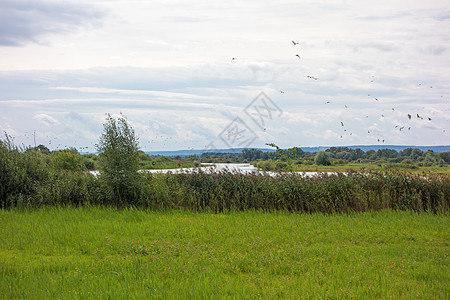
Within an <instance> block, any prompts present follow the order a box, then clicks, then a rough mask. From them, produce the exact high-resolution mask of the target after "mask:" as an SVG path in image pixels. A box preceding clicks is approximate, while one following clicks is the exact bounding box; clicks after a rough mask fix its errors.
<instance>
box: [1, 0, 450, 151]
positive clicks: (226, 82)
mask: <svg viewBox="0 0 450 300" xmlns="http://www.w3.org/2000/svg"><path fill="white" fill-rule="evenodd" d="M293 41H294V42H295V43H298V44H295V45H294V43H293ZM297 55H298V56H297ZM107 113H109V114H112V115H114V116H116V115H118V114H120V113H122V114H123V115H124V116H126V118H127V119H128V121H129V123H130V124H131V126H132V127H133V128H134V129H135V132H136V134H137V135H138V137H139V140H140V146H141V149H142V150H177V149H191V148H194V149H204V148H237V147H266V146H265V143H275V144H277V145H279V146H281V147H292V146H300V147H302V146H348V145H371V144H383V143H384V144H386V145H393V144H394V145H449V144H450V4H449V1H448V0H442V1H441V0H432V1H416V0H408V1H406V0H397V1H387V0H376V1H361V0H355V1H352V0H339V1H337V0H336V1H332V0H323V1H291V0H277V1H264V0H262V1H256V0H255V1H253V0H252V1H243V0H241V1H210V0H204V1H203V0H200V1H183V0H178V1H162V0H161V1H156V0H151V1H138V0H136V1H129V0H127V1H120V0H117V1H115V0H97V1H87V0H86V1H84V0H83V1H73V2H71V1H47V0H23V1H22V0H0V130H1V131H5V132H6V133H7V134H9V135H11V136H12V137H14V138H15V143H16V144H18V145H21V144H23V145H32V146H34V139H36V143H37V144H43V145H46V146H47V147H49V148H50V149H52V150H53V149H58V148H59V149H61V148H66V147H69V146H73V147H76V148H78V149H80V150H82V151H95V144H96V143H97V142H98V139H99V137H100V135H101V133H102V131H103V125H102V124H103V123H104V121H105V114H107ZM408 114H409V116H408ZM85 147H87V148H85Z"/></svg>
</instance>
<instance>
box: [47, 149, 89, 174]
mask: <svg viewBox="0 0 450 300" xmlns="http://www.w3.org/2000/svg"><path fill="white" fill-rule="evenodd" d="M53 167H54V168H55V170H57V171H62V170H65V171H86V165H85V164H84V159H83V157H82V156H81V155H80V154H77V153H74V152H72V151H70V150H61V151H57V152H56V153H55V154H54V156H53Z"/></svg>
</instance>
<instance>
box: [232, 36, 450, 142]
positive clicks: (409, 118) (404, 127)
mask: <svg viewBox="0 0 450 300" xmlns="http://www.w3.org/2000/svg"><path fill="white" fill-rule="evenodd" d="M292 44H293V46H298V45H300V42H296V41H294V40H292ZM294 56H295V57H297V58H299V59H301V57H300V54H298V53H297V54H295V55H294ZM234 60H237V58H236V57H233V58H232V59H231V61H232V62H233V61H234ZM306 77H307V78H308V79H311V80H314V81H316V80H318V79H319V78H317V77H315V76H312V75H307V76H306ZM375 80H376V78H375V76H374V75H372V76H371V79H370V82H371V83H374V81H375ZM421 85H422V84H421V83H419V84H418V86H421ZM430 88H433V86H430ZM280 93H282V94H284V93H285V91H284V90H280ZM367 96H368V97H371V98H373V100H375V101H377V102H380V99H379V98H378V97H373V96H371V95H370V94H368V95H367ZM441 97H443V96H441ZM331 103H332V102H331V101H329V100H327V101H325V104H331ZM344 107H345V108H346V109H347V108H348V106H347V105H344ZM391 111H392V112H394V111H395V108H392V110H391ZM365 117H366V118H369V116H368V115H366V116H365ZM405 117H407V119H406V118H405V120H406V121H411V122H412V121H414V120H425V121H432V118H431V117H429V116H427V117H423V116H421V115H419V113H415V116H414V115H413V114H411V113H407V114H406V115H405ZM382 118H385V115H384V114H380V119H382ZM340 125H341V128H342V129H343V132H344V133H348V135H353V133H352V131H351V130H350V129H349V130H347V128H346V126H345V125H344V122H343V121H340ZM411 128H413V126H412V124H406V122H403V123H402V124H397V125H395V126H394V129H396V130H399V131H400V132H402V131H411ZM373 131H375V132H378V133H380V131H379V130H372V132H371V130H370V129H368V130H367V134H373V133H374V132H373ZM443 132H445V130H443ZM344 133H343V134H342V135H340V138H344ZM375 139H376V141H377V142H379V143H384V142H385V138H384V137H383V136H380V134H378V136H376V135H375Z"/></svg>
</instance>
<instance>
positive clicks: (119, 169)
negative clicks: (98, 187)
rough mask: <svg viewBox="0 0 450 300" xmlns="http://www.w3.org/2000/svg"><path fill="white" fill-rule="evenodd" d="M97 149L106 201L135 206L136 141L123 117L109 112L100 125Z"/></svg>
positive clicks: (138, 190) (138, 182) (137, 183)
mask: <svg viewBox="0 0 450 300" xmlns="http://www.w3.org/2000/svg"><path fill="white" fill-rule="evenodd" d="M103 127H104V133H103V134H102V135H101V137H100V140H99V144H98V145H96V146H97V151H98V152H99V153H101V154H100V155H99V167H100V179H101V180H102V181H103V182H104V184H105V186H106V188H107V190H106V191H107V200H109V202H110V203H111V204H115V205H118V206H127V205H135V204H138V203H137V202H138V201H139V200H140V197H141V191H142V184H141V177H140V176H139V174H138V172H137V171H138V169H139V153H140V152H139V143H138V138H137V137H136V135H135V133H134V130H133V128H132V127H131V126H130V125H129V124H128V122H127V120H126V119H125V117H124V116H122V115H121V116H120V117H119V118H117V119H115V118H113V117H111V115H109V114H108V117H107V118H106V123H104V124H103Z"/></svg>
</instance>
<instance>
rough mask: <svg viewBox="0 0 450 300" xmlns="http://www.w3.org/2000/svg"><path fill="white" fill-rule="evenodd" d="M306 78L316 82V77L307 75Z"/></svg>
mask: <svg viewBox="0 0 450 300" xmlns="http://www.w3.org/2000/svg"><path fill="white" fill-rule="evenodd" d="M306 77H308V78H311V79H314V80H317V77H314V76H310V75H307V76H306Z"/></svg>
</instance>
